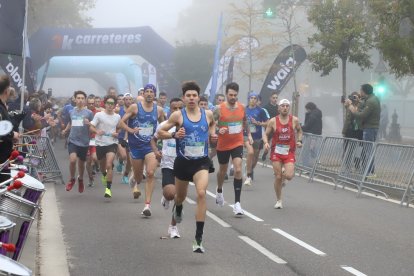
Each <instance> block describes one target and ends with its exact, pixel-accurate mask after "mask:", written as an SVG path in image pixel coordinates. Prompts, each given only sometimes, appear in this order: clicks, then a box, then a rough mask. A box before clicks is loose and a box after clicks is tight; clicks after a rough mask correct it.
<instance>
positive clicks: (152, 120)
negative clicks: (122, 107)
mask: <svg viewBox="0 0 414 276" xmlns="http://www.w3.org/2000/svg"><path fill="white" fill-rule="evenodd" d="M156 92H157V89H156V88H155V86H154V85H152V84H147V85H146V86H145V87H144V94H143V97H144V100H143V101H142V102H141V101H139V102H138V103H136V104H132V105H131V106H130V107H128V109H127V110H126V111H125V115H124V116H123V117H122V119H121V122H120V126H121V128H123V129H125V130H126V131H127V132H128V145H129V149H130V154H131V158H132V169H133V172H134V177H133V178H131V179H130V181H129V184H130V186H131V188H132V193H133V197H134V198H135V199H137V198H138V197H139V196H140V195H141V191H140V190H139V188H138V184H139V183H140V182H141V180H142V175H143V169H144V165H145V171H146V183H145V207H144V210H143V211H142V212H141V215H143V216H146V217H149V216H151V209H150V204H151V198H152V192H153V190H154V182H155V179H154V174H155V170H156V168H157V166H158V161H157V159H156V158H155V154H154V152H153V151H152V148H151V139H152V137H153V136H154V133H155V130H156V127H157V123H158V122H162V121H164V111H163V109H162V107H159V106H157V104H155V103H154V99H155V96H156Z"/></svg>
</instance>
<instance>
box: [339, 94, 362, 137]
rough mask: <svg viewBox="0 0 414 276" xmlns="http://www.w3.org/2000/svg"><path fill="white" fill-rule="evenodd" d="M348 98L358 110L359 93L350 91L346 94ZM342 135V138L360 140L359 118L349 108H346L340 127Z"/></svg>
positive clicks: (360, 125)
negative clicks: (341, 126)
mask: <svg viewBox="0 0 414 276" xmlns="http://www.w3.org/2000/svg"><path fill="white" fill-rule="evenodd" d="M348 99H349V100H350V101H351V105H352V106H354V107H355V108H356V109H357V110H358V107H359V105H360V96H359V93H358V92H356V91H354V92H352V93H351V95H349V96H348ZM343 103H345V99H344V100H343ZM342 136H343V137H344V138H353V139H358V140H362V124H361V119H360V118H356V117H355V115H354V114H353V113H352V112H351V111H350V110H349V109H347V110H346V114H345V121H344V127H343V128H342Z"/></svg>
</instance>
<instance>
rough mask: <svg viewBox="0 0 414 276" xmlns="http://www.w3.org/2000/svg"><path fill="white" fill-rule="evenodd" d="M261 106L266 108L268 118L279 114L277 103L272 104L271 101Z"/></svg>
mask: <svg viewBox="0 0 414 276" xmlns="http://www.w3.org/2000/svg"><path fill="white" fill-rule="evenodd" d="M263 108H264V109H266V110H267V113H269V117H270V119H272V118H273V117H276V116H277V115H279V110H278V105H272V104H271V103H268V104H267V105H265V106H264V107H263Z"/></svg>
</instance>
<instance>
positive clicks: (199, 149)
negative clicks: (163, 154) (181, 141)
mask: <svg viewBox="0 0 414 276" xmlns="http://www.w3.org/2000/svg"><path fill="white" fill-rule="evenodd" d="M184 155H185V156H187V157H203V156H204V142H197V143H192V144H191V145H187V144H186V145H185V148H184Z"/></svg>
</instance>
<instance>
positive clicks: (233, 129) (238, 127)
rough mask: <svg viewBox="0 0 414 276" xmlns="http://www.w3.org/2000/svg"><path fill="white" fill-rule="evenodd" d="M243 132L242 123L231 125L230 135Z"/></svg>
mask: <svg viewBox="0 0 414 276" xmlns="http://www.w3.org/2000/svg"><path fill="white" fill-rule="evenodd" d="M241 131H242V124H241V123H240V122H236V123H229V134H237V133H240V132H241Z"/></svg>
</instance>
